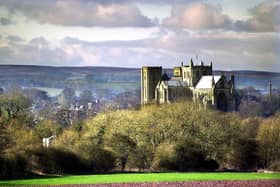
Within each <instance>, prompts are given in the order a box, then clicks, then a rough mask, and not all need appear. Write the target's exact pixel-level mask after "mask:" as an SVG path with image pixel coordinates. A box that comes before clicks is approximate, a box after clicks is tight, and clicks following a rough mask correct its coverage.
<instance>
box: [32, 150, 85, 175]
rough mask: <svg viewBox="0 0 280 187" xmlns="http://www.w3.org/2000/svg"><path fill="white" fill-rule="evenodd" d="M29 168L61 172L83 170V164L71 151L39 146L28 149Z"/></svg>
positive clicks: (45, 171)
mask: <svg viewBox="0 0 280 187" xmlns="http://www.w3.org/2000/svg"><path fill="white" fill-rule="evenodd" d="M28 155H29V158H30V159H29V169H30V170H31V171H34V170H35V171H40V172H43V173H51V174H63V173H75V172H79V171H83V170H84V168H85V166H84V165H83V164H82V161H81V160H80V159H79V158H78V157H77V156H76V155H75V154H74V153H72V152H70V151H66V150H63V149H56V148H41V149H37V150H33V151H30V152H29V153H28Z"/></svg>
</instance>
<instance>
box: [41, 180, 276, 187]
mask: <svg viewBox="0 0 280 187" xmlns="http://www.w3.org/2000/svg"><path fill="white" fill-rule="evenodd" d="M48 186H57V187H279V186H280V180H249V181H195V182H159V183H123V184H121V183H120V184H76V185H74V184H73V185H47V186H38V187H48Z"/></svg>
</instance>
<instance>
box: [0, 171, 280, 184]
mask: <svg viewBox="0 0 280 187" xmlns="http://www.w3.org/2000/svg"><path fill="white" fill-rule="evenodd" d="M265 179H278V180H280V173H272V174H268V173H228V172H227V173H219V172H216V173H215V172H212V173H130V174H100V175H68V176H61V177H44V178H35V179H19V180H1V181H0V186H13V185H55V184H56V185H61V184H101V183H134V182H175V181H176V182H179V181H197V180H201V181H202V180H204V181H205V180H265Z"/></svg>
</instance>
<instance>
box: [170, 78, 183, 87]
mask: <svg viewBox="0 0 280 187" xmlns="http://www.w3.org/2000/svg"><path fill="white" fill-rule="evenodd" d="M165 84H167V85H168V86H175V87H183V86H184V87H186V86H188V85H187V83H186V82H184V81H182V80H181V79H176V78H172V79H170V80H169V81H165Z"/></svg>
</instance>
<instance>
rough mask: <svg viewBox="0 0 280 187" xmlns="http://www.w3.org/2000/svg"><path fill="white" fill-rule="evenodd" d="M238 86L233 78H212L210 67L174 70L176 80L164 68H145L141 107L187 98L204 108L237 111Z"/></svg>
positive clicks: (221, 76) (195, 66) (193, 66)
mask: <svg viewBox="0 0 280 187" xmlns="http://www.w3.org/2000/svg"><path fill="white" fill-rule="evenodd" d="M234 93H235V83H234V76H233V75H232V76H231V78H230V79H229V80H227V78H226V77H225V76H224V75H218V76H217V75H213V72H212V62H211V64H210V65H204V64H203V62H201V64H200V65H194V63H193V61H192V59H191V61H190V65H183V63H182V65H181V66H179V67H175V68H174V70H173V77H168V75H167V74H166V72H164V73H162V67H142V69H141V104H142V105H145V104H148V103H152V102H156V103H159V104H163V103H171V102H174V101H178V100H180V99H184V98H192V99H193V101H194V102H199V103H202V104H203V105H204V106H205V107H206V106H212V107H215V108H217V109H219V110H222V111H225V112H226V111H233V110H234V109H235V97H234Z"/></svg>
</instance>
